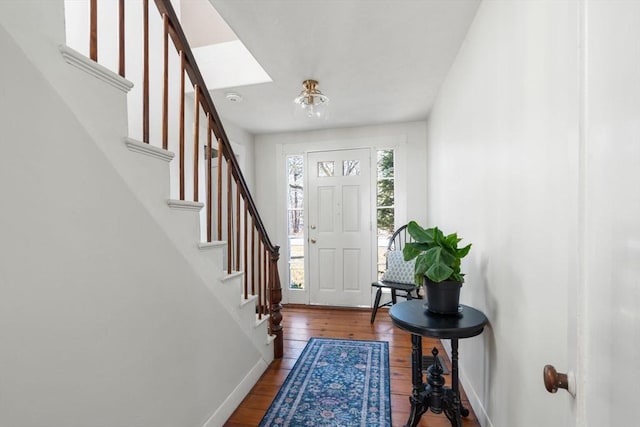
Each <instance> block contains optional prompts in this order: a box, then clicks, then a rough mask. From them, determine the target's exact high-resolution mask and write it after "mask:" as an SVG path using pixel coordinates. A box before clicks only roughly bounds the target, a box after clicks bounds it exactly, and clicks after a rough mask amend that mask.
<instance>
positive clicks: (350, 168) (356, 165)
mask: <svg viewBox="0 0 640 427" xmlns="http://www.w3.org/2000/svg"><path fill="white" fill-rule="evenodd" d="M356 175H360V161H359V160H343V161H342V176H356Z"/></svg>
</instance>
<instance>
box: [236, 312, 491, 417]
mask: <svg viewBox="0 0 640 427" xmlns="http://www.w3.org/2000/svg"><path fill="white" fill-rule="evenodd" d="M370 317H371V312H370V311H369V310H358V309H334V308H326V307H322V308H320V307H313V306H291V305H287V306H285V307H284V309H283V319H284V320H283V322H282V324H283V328H284V358H282V359H280V360H275V361H274V362H273V363H272V364H271V365H270V366H269V368H268V369H267V370H266V371H265V373H264V374H263V375H262V377H261V378H260V380H259V381H258V383H257V384H256V385H255V386H254V387H253V389H252V390H251V392H250V393H249V395H247V397H246V398H245V399H244V401H243V402H242V403H241V404H240V406H239V407H238V408H237V409H236V411H235V412H234V413H233V414H232V415H231V417H229V419H228V420H227V422H226V423H225V426H227V427H255V426H257V425H258V424H259V423H260V420H262V417H263V416H264V414H265V412H266V411H267V409H268V408H269V405H270V404H271V402H272V400H273V398H274V397H275V396H276V394H277V393H278V390H279V388H280V386H281V385H282V383H283V382H284V380H285V378H286V377H287V375H288V374H289V371H290V370H291V368H292V367H293V365H294V363H295V362H296V359H297V358H298V356H299V355H300V353H301V352H302V349H303V348H304V347H305V345H306V343H307V341H308V340H309V338H311V337H325V338H347V339H356V340H357V339H361V340H379V341H388V342H389V363H390V365H391V366H390V372H391V416H392V424H393V426H394V427H395V426H402V425H404V423H406V422H407V419H408V418H409V409H410V404H409V396H410V395H411V388H412V387H411V339H410V336H411V335H410V334H409V333H408V332H405V331H402V330H400V329H398V328H396V327H394V326H393V324H392V323H391V319H390V318H389V315H388V312H387V310H380V311H378V316H377V317H376V321H375V323H374V324H373V325H371V324H370V323H369V319H370ZM422 345H423V353H424V354H429V352H430V351H431V349H432V348H433V347H434V346H435V347H437V348H438V350H439V351H440V354H442V355H443V356H444V358H445V364H446V365H447V368H448V369H450V368H451V366H450V362H449V360H448V359H447V357H446V354H445V352H444V350H443V349H442V346H441V344H440V341H439V340H432V339H428V338H423V340H422ZM461 357H464V355H463V354H461ZM445 379H446V385H450V384H451V375H445ZM462 402H463V404H464V405H465V407H467V408H469V409H470V410H471V407H470V406H469V401H468V400H467V396H466V394H465V393H464V390H462ZM463 424H464V427H480V423H479V422H478V420H477V418H476V416H475V414H474V413H473V410H471V414H470V415H469V417H467V418H464V419H463ZM419 425H420V426H425V427H426V426H429V427H450V426H451V424H450V423H449V421H448V420H447V418H446V417H445V416H444V414H433V413H431V412H428V413H426V414H424V415H423V416H422V419H421V421H420V424H419Z"/></svg>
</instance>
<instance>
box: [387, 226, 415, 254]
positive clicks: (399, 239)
mask: <svg viewBox="0 0 640 427" xmlns="http://www.w3.org/2000/svg"><path fill="white" fill-rule="evenodd" d="M407 242H413V238H412V237H411V236H410V235H409V233H407V225H406V224H405V225H403V226H402V227H400V228H398V229H397V230H396V231H395V232H394V233H393V235H392V236H391V237H389V244H388V245H387V250H388V251H395V250H398V251H401V250H402V249H403V248H404V244H405V243H407Z"/></svg>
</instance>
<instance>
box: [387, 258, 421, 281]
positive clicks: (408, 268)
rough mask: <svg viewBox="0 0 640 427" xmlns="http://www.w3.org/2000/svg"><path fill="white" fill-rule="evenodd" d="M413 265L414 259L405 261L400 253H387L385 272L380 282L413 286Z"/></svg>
mask: <svg viewBox="0 0 640 427" xmlns="http://www.w3.org/2000/svg"><path fill="white" fill-rule="evenodd" d="M415 264H416V260H415V258H414V259H412V260H411V261H405V260H404V257H403V255H402V251H389V252H387V271H385V272H384V275H383V276H382V280H384V281H387V282H395V283H407V284H410V285H413V284H415V282H414V279H413V278H414V275H415V272H414V268H415V267H414V266H415Z"/></svg>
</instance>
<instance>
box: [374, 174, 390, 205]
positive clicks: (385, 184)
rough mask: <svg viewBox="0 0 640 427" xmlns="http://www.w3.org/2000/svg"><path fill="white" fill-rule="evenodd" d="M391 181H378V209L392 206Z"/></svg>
mask: <svg viewBox="0 0 640 427" xmlns="http://www.w3.org/2000/svg"><path fill="white" fill-rule="evenodd" d="M393 196H394V194H393V180H392V179H383V180H380V181H378V198H377V206H378V207H392V206H393V205H394V197H393Z"/></svg>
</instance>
